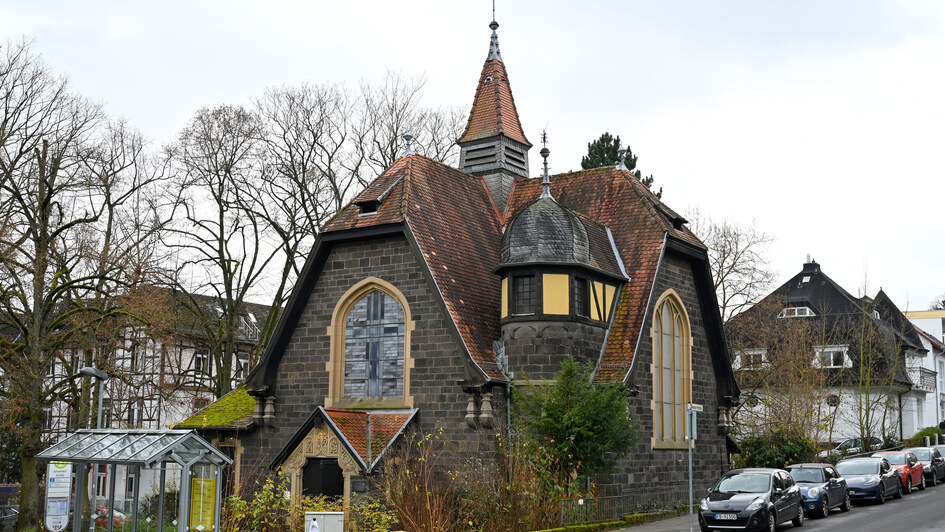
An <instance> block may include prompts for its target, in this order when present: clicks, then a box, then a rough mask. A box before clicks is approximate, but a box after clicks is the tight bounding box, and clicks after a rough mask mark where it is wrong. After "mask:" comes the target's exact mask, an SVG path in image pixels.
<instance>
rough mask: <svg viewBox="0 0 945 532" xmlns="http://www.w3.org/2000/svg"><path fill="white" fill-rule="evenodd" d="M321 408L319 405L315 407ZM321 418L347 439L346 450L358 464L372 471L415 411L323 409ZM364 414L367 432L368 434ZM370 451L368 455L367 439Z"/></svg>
mask: <svg viewBox="0 0 945 532" xmlns="http://www.w3.org/2000/svg"><path fill="white" fill-rule="evenodd" d="M319 408H321V407H319ZM322 410H323V411H324V413H325V417H327V418H328V420H329V421H330V422H331V424H332V425H334V427H335V428H337V430H338V432H340V433H341V434H340V435H341V436H343V438H344V439H345V440H347V447H348V450H349V451H351V452H353V453H355V455H356V457H357V458H358V459H359V460H360V462H361V464H362V466H365V468H366V469H368V470H372V469H374V466H375V465H376V464H377V463H378V462H379V461H380V459H381V457H382V456H383V455H384V452H385V451H386V450H387V449H388V447H390V444H391V443H393V441H394V439H395V438H396V437H397V436H399V435H400V434H401V432H403V430H404V428H405V427H406V426H407V423H409V422H410V420H411V419H413V417H414V415H416V413H417V410H416V409H414V410H383V411H365V410H350V409H343V408H323V409H322ZM368 416H370V419H371V435H370V438H369V437H368V426H367V422H368ZM369 439H370V444H371V452H370V457H369V455H368V440H369ZM369 458H370V460H369Z"/></svg>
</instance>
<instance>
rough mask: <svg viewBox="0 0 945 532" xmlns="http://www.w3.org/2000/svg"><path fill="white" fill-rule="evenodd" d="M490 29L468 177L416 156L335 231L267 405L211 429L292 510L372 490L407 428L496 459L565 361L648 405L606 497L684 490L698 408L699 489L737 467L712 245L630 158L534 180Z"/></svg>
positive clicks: (275, 350) (267, 359)
mask: <svg viewBox="0 0 945 532" xmlns="http://www.w3.org/2000/svg"><path fill="white" fill-rule="evenodd" d="M490 28H491V29H492V34H491V40H490V43H489V52H488V56H487V58H486V61H485V64H484V66H483V67H482V72H481V74H480V76H479V80H478V85H477V87H476V92H475V97H474V100H473V104H472V108H471V111H470V114H469V121H468V123H467V126H466V130H465V131H464V133H463V135H462V137H461V138H460V139H459V146H460V147H461V155H460V162H459V167H458V168H452V167H450V166H447V165H444V164H442V163H439V162H436V161H433V160H431V159H428V158H426V157H423V156H420V155H416V154H412V153H410V150H409V145H408V149H407V153H406V154H405V155H404V156H402V157H400V158H399V159H397V160H396V161H395V162H394V164H392V165H391V166H390V168H388V169H387V170H386V171H385V172H384V173H383V174H381V175H380V176H379V177H377V178H376V179H375V180H374V181H373V182H372V183H370V184H369V185H368V186H367V187H366V188H365V189H364V190H363V191H362V192H361V193H360V194H358V195H357V197H355V198H354V199H353V201H351V203H349V204H348V205H347V206H346V207H345V208H343V209H342V210H341V211H340V212H338V214H337V215H336V216H335V217H334V218H333V219H331V221H329V222H328V223H327V224H326V225H325V227H324V228H323V229H322V231H321V233H320V234H319V235H318V239H317V241H316V243H315V245H314V247H313V249H312V251H311V255H310V256H309V257H308V261H307V263H306V265H305V267H304V270H303V271H302V273H301V275H300V277H299V279H298V281H297V284H296V286H295V288H294V291H293V293H292V295H291V297H290V299H289V301H288V303H287V305H286V307H285V309H284V312H283V314H282V316H281V320H280V322H279V325H278V327H277V329H276V331H275V333H274V336H273V339H272V341H271V342H270V343H269V345H268V346H267V347H266V349H265V351H264V354H263V355H262V357H261V359H260V360H259V362H258V364H257V365H256V366H255V368H254V369H253V370H252V371H251V372H250V374H249V376H248V378H247V380H246V385H245V391H241V392H240V393H244V394H245V393H248V394H249V396H251V397H252V398H253V400H254V401H255V402H254V403H253V404H255V409H254V411H253V412H252V414H251V415H247V417H246V418H245V419H243V420H241V421H240V422H238V423H230V422H227V424H226V426H219V427H214V426H205V427H204V429H205V430H206V431H208V432H213V431H215V435H216V440H217V441H219V442H226V441H229V442H230V443H231V444H233V445H234V450H233V454H234V455H235V457H236V459H237V461H238V462H239V463H240V464H241V467H242V470H243V471H244V472H245V471H247V468H251V467H269V468H276V467H282V468H283V470H284V471H286V472H287V473H288V474H289V475H290V478H291V480H292V493H293V496H294V497H298V496H300V495H301V494H303V493H304V494H319V493H322V494H327V495H340V494H343V495H346V496H348V495H350V494H351V493H352V492H353V491H355V492H360V491H364V490H365V488H366V487H367V486H368V482H367V481H366V478H367V475H369V474H373V473H375V472H376V471H377V470H378V466H379V464H380V463H381V461H382V460H383V458H384V455H385V453H386V452H388V451H389V449H390V448H391V446H392V445H394V444H396V442H397V440H398V438H400V437H401V436H402V435H403V434H404V432H405V431H408V430H410V429H416V430H419V431H420V432H421V433H424V434H427V433H434V432H440V431H441V430H442V434H443V437H445V438H447V439H448V440H450V441H451V442H452V443H453V444H455V445H456V446H457V447H456V448H458V449H464V448H468V449H473V448H475V449H478V451H477V452H482V451H483V445H494V444H495V438H494V436H495V434H496V433H499V432H504V431H505V430H508V425H509V424H510V423H511V421H510V417H508V416H507V411H508V408H509V405H510V397H509V390H510V386H515V385H517V384H521V383H522V382H524V381H525V380H526V379H527V380H528V381H530V382H533V383H535V382H539V383H540V382H542V381H545V382H547V381H549V380H550V379H553V378H554V377H555V375H556V373H557V372H558V371H559V369H560V368H561V364H562V362H563V361H564V360H566V359H567V358H568V357H573V358H574V359H575V360H577V361H579V362H582V363H590V364H592V366H593V367H594V368H595V369H594V379H595V380H596V381H598V382H620V383H623V384H624V385H625V386H627V387H628V389H629V390H630V393H631V395H632V399H631V416H632V418H633V420H634V422H635V423H636V424H637V435H638V443H637V445H636V448H635V449H634V451H633V452H632V453H631V456H632V458H628V459H624V460H622V461H621V462H620V463H619V465H618V470H617V472H616V473H615V474H613V475H610V476H608V477H607V478H602V479H599V480H598V481H597V486H598V488H599V492H600V493H601V494H602V495H618V494H620V493H622V492H624V491H625V490H628V489H631V488H633V487H637V488H638V487H639V485H640V484H641V483H642V482H646V483H650V482H651V481H656V482H659V483H661V484H674V483H678V484H680V485H682V484H683V483H685V482H686V481H687V479H688V473H687V468H686V464H687V455H688V451H687V444H688V442H687V441H686V439H685V414H686V408H687V403H697V404H700V405H702V406H703V411H702V412H701V414H700V417H699V421H698V440H697V441H696V442H695V452H694V460H695V464H694V471H695V475H696V479H695V480H696V484H697V485H700V484H707V483H708V482H711V481H712V480H714V479H716V478H717V477H718V476H719V475H720V474H721V473H723V472H724V471H726V470H727V469H728V466H729V452H730V450H731V449H732V447H733V445H734V442H733V441H732V440H731V439H730V437H728V432H729V430H730V428H731V418H730V415H729V409H730V408H731V407H733V406H734V405H735V404H737V401H738V395H739V389H738V385H737V384H736V381H735V379H734V377H733V373H732V366H731V363H730V357H729V353H728V348H727V346H726V343H725V339H724V336H723V333H722V321H721V317H720V315H719V310H718V305H717V302H716V296H715V291H714V285H713V282H712V279H711V274H710V271H709V267H708V262H707V255H706V247H705V245H703V244H702V242H700V241H699V239H698V238H696V236H695V235H693V233H692V232H691V231H690V230H689V228H688V227H687V225H686V223H687V222H686V220H685V219H684V218H683V217H682V216H680V215H679V214H677V213H676V212H675V211H673V210H672V209H670V208H669V207H668V206H666V205H665V204H664V203H663V202H662V201H660V199H659V198H657V197H656V196H655V195H654V194H653V193H651V192H650V190H648V188H647V187H646V186H644V185H643V184H642V183H641V182H640V181H639V180H638V179H637V178H636V177H635V176H634V175H633V174H632V173H631V172H630V171H628V170H627V169H626V168H625V167H624V166H623V164H617V163H618V161H615V165H614V166H606V167H602V168H597V169H592V170H585V171H580V172H569V173H564V174H559V175H548V173H547V158H548V156H549V152H548V150H547V149H542V150H541V156H542V157H543V158H544V159H545V161H546V163H545V165H544V166H545V171H544V172H542V173H541V175H539V177H533V175H532V173H531V172H530V169H529V164H528V154H529V151H530V150H531V148H532V143H531V142H530V141H529V140H528V138H527V136H526V134H525V129H524V128H523V127H522V124H521V123H520V121H519V116H518V112H517V111H516V106H515V100H514V98H513V97H512V88H511V85H510V82H509V76H508V73H507V71H506V65H505V63H504V62H503V59H502V56H501V54H500V52H499V43H498V36H497V33H496V30H497V28H498V24H497V23H495V22H492V24H490ZM221 401H223V399H221ZM512 408H513V409H514V405H512ZM489 442H492V443H489ZM486 451H488V449H486Z"/></svg>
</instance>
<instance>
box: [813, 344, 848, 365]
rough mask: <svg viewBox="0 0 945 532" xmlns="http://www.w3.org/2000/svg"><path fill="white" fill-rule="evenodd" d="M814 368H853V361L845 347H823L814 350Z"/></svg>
mask: <svg viewBox="0 0 945 532" xmlns="http://www.w3.org/2000/svg"><path fill="white" fill-rule="evenodd" d="M814 354H815V356H814V367H815V368H823V369H831V368H852V367H853V361H852V360H850V358H849V357H848V356H847V346H845V345H823V346H817V347H815V348H814Z"/></svg>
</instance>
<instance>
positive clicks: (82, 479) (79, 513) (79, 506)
mask: <svg viewBox="0 0 945 532" xmlns="http://www.w3.org/2000/svg"><path fill="white" fill-rule="evenodd" d="M79 375H85V376H88V377H95V378H96V379H97V380H98V415H97V419H96V421H95V428H97V429H100V428H102V396H103V395H104V393H103V392H104V387H105V381H107V380H108V374H107V373H105V372H104V371H102V370H100V369H98V368H93V367H89V366H86V367H84V368H82V369H80V370H79ZM95 467H96V468H98V466H95ZM93 478H94V477H93ZM83 484H85V486H86V488H85V489H84V490H82V491H83V493H82V496H81V497H77V500H76V505H75V514H74V515H73V519H72V522H73V525H72V526H73V528H72V530H73V532H79V531H81V530H82V529H83V528H84V527H83V526H82V525H83V524H84V523H82V521H83V520H84V519H85V517H86V513H85V509H84V508H83V507H84V506H85V503H86V497H88V498H89V500H91V497H90V494H89V492H90V491H91V487H90V486H89V485H88V484H89V482H88V479H87V471H86V466H85V464H79V471H78V478H76V486H77V487H78V486H81V485H83ZM78 491H79V490H78V489H76V492H78ZM77 495H78V493H77ZM91 510H92V507H91V506H89V508H88V512H89V514H91ZM94 527H95V523H94V522H93V521H92V519H89V530H93V529H94Z"/></svg>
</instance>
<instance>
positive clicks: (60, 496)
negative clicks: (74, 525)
mask: <svg viewBox="0 0 945 532" xmlns="http://www.w3.org/2000/svg"><path fill="white" fill-rule="evenodd" d="M71 499H72V462H49V464H48V465H46V516H45V517H44V518H43V523H44V524H45V525H46V529H47V530H49V531H50V532H61V531H62V530H65V529H66V526H67V525H68V524H69V503H70V502H71Z"/></svg>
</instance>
